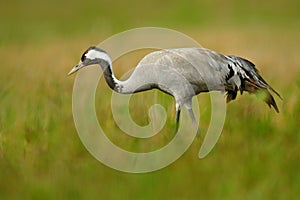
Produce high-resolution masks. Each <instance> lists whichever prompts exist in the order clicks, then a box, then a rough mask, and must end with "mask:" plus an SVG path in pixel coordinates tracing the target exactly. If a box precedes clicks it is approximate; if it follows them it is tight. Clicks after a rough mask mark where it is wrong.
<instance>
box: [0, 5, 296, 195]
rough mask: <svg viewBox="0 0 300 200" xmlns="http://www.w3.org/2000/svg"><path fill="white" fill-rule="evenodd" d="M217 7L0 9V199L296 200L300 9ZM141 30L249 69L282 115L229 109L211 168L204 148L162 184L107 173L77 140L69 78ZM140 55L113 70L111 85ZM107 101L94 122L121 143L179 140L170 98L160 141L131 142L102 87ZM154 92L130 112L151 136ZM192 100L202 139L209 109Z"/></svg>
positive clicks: (135, 144)
mask: <svg viewBox="0 0 300 200" xmlns="http://www.w3.org/2000/svg"><path fill="white" fill-rule="evenodd" d="M221 2H223V1H215V2H213V1H203V2H202V3H199V2H194V1H190V2H188V1H182V2H181V1H165V2H164V3H163V2H160V1H154V2H151V3H150V2H148V3H146V4H143V3H141V2H134V1H113V2H110V1H99V2H98V1H92V0H90V1H85V2H82V1H74V2H73V3H72V5H70V4H69V3H68V2H67V1H55V0H54V1H50V2H43V1H35V0H29V1H26V2H23V1H14V2H12V1H10V2H5V3H4V2H1V3H0V4H1V6H0V24H1V27H0V30H1V31H0V38H1V39H0V58H1V73H0V105H1V109H0V199H298V197H299V196H300V172H299V169H300V153H299V152H300V130H299V119H300V118H299V117H300V102H299V98H300V67H299V65H300V58H299V53H300V47H299V43H300V35H299V32H300V28H299V25H300V23H299V22H300V21H299V19H300V15H299V12H298V8H299V2H298V1H285V2H281V1H274V2H273V3H272V5H271V6H270V5H269V3H267V2H260V1H251V2H252V3H239V2H240V1H235V0H231V1H228V4H225V3H223V4H222V3H221ZM131 4H134V5H135V6H136V7H133V6H129V5H131ZM258 4H259V6H257V5H258ZM66 8H67V9H66ZM108 8H109V9H108ZM125 8H126V9H125ZM127 8H128V9H127ZM137 16H139V17H137ZM140 26H162V27H167V28H172V29H175V30H178V31H181V32H183V33H185V34H187V35H189V36H190V37H192V38H194V39H195V40H196V41H198V42H199V43H200V44H201V45H202V46H204V47H207V48H210V49H214V50H217V51H219V52H221V53H224V54H229V55H231V54H234V55H239V56H242V57H245V58H247V59H249V60H251V61H253V62H254V63H255V64H256V65H257V67H258V68H259V70H260V72H261V74H262V76H263V77H264V78H265V80H267V81H268V82H269V83H270V85H272V87H273V88H274V89H276V90H277V91H278V92H279V93H280V94H281V96H282V98H283V100H280V99H279V98H276V101H277V104H278V106H279V110H280V113H279V114H277V113H276V112H275V111H274V110H271V109H269V108H268V107H267V105H266V104H265V103H264V102H262V101H261V100H260V99H258V98H256V97H255V96H254V95H249V94H244V95H243V96H238V98H237V100H235V101H234V102H231V103H229V104H228V106H227V115H226V121H225V124H224V129H223V132H222V135H221V137H220V139H219V141H218V143H217V144H216V146H215V147H214V149H213V150H212V152H210V154H209V155H208V156H207V157H205V158H204V159H199V158H198V157H197V155H198V151H199V148H200V145H201V144H202V139H203V138H198V139H197V140H195V141H194V143H193V144H192V145H191V147H190V148H189V149H188V151H187V152H186V153H185V154H184V155H183V156H182V157H181V158H180V159H178V160H177V161H176V162H174V163H173V164H171V165H170V166H168V167H166V168H164V169H161V170H159V171H156V172H152V173H146V174H128V173H123V172H119V171H116V170H114V169H111V168H108V167H107V166H105V165H103V164H101V163H100V162H99V161H97V160H96V159H95V158H94V157H93V156H92V155H91V154H90V153H89V152H88V151H87V150H86V148H85V147H84V146H83V144H82V142H81V141H80V139H79V137H78V134H77V132H76V129H75V125H74V121H73V116H72V88H73V83H74V79H75V76H72V77H67V76H66V75H67V73H68V72H69V70H70V69H71V68H72V67H73V66H74V65H75V64H77V62H78V61H79V59H80V56H81V53H82V52H83V51H84V50H85V49H86V48H87V47H88V46H90V45H96V44H98V43H100V42H101V41H103V40H105V39H106V38H107V37H109V36H111V35H113V34H115V33H118V32H119V31H123V30H126V29H130V28H134V27H140ZM144 54H145V52H144V51H141V52H135V53H132V54H130V55H124V56H123V57H122V58H120V59H119V60H116V62H115V63H114V70H115V73H116V76H117V77H121V76H122V75H123V74H124V73H126V72H127V71H128V70H129V69H131V68H132V66H133V65H134V64H135V63H137V62H138V60H139V59H140V58H141V57H142V56H143V55H144ZM100 90H101V93H99V92H98V93H97V95H96V102H97V104H96V108H97V115H98V119H99V122H100V124H101V126H102V127H103V129H104V130H105V131H106V132H108V133H109V134H110V135H109V137H110V138H111V140H112V141H113V142H114V143H116V144H118V145H120V146H122V147H124V148H128V149H129V150H141V149H144V148H145V149H147V150H149V149H151V148H158V147H160V146H163V145H164V144H166V143H167V142H168V138H170V137H172V136H171V135H166V134H167V133H168V131H169V130H172V128H173V124H172V120H173V119H174V100H173V99H172V98H171V97H170V96H167V95H165V94H162V93H160V92H158V99H159V101H160V102H161V103H162V105H164V106H165V108H166V111H167V113H168V122H167V125H166V127H165V129H164V132H163V133H162V136H158V137H156V138H153V139H151V140H150V141H144V140H142V141H133V140H132V139H130V138H128V137H124V134H123V133H122V132H121V131H120V130H119V128H118V127H117V126H116V125H115V123H114V120H113V118H112V114H111V113H110V112H108V110H109V109H110V98H111V91H110V89H109V88H108V86H107V85H106V84H105V82H104V81H103V80H101V81H100V82H99V91H100ZM155 92H156V91H149V92H146V93H144V94H142V93H141V94H135V95H134V96H133V98H132V101H131V104H130V111H131V114H132V118H133V119H134V120H135V121H136V122H137V123H138V124H141V125H143V124H147V122H148V121H147V120H148V119H147V112H148V107H149V106H150V105H151V103H152V101H151V96H152V95H153V94H154V93H155ZM149 97H150V98H149ZM197 98H198V100H199V107H200V110H201V120H202V121H201V123H200V130H201V131H205V129H206V128H207V126H208V124H209V120H210V110H209V106H208V105H209V102H210V99H209V95H207V94H200V95H198V97H197ZM165 136H166V137H165ZM153 143H154V144H153ZM151 145H152V146H151ZM153 145H154V146H153Z"/></svg>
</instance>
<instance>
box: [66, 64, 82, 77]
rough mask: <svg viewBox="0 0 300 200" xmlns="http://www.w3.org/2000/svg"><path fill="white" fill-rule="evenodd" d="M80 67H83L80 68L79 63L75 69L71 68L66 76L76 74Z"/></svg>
mask: <svg viewBox="0 0 300 200" xmlns="http://www.w3.org/2000/svg"><path fill="white" fill-rule="evenodd" d="M82 67H83V66H82V64H81V62H80V63H79V64H78V65H76V66H75V67H73V69H72V70H71V71H70V72H69V73H68V76H70V75H71V74H74V73H75V72H77V71H78V70H79V69H80V68H82Z"/></svg>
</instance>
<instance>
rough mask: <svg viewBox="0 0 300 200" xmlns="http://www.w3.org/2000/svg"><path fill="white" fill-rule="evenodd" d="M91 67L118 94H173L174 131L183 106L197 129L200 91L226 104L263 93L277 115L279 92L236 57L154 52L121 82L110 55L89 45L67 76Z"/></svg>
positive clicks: (204, 51)
mask: <svg viewBox="0 0 300 200" xmlns="http://www.w3.org/2000/svg"><path fill="white" fill-rule="evenodd" d="M94 64H98V65H100V67H101V68H102V71H103V74H104V78H105V81H106V83H107V84H108V86H109V87H110V88H111V89H113V90H114V91H116V92H118V93H122V94H132V93H137V92H142V91H146V90H151V89H154V88H156V89H159V90H161V91H162V92H165V93H167V94H169V95H172V96H173V97H174V98H175V101H176V116H175V123H176V129H175V130H176V132H177V131H178V127H179V119H180V111H181V109H182V107H183V106H185V107H186V108H187V110H188V111H189V114H190V117H191V119H192V122H193V124H194V125H195V126H196V127H198V126H197V124H196V120H195V117H194V114H193V110H192V97H193V96H195V95H197V94H199V93H201V92H209V91H223V92H226V101H227V103H228V102H230V101H231V100H234V99H235V98H236V96H237V93H238V91H240V94H241V95H242V94H243V91H247V92H249V93H257V92H263V93H264V94H265V96H264V101H265V102H266V103H267V105H268V106H269V107H270V108H271V107H273V108H274V109H275V111H276V112H277V113H279V109H278V107H277V105H276V102H275V100H274V98H273V96H272V95H271V93H270V91H272V92H273V93H275V94H276V95H277V96H278V97H279V98H280V99H281V97H280V95H279V93H278V92H276V91H275V90H274V89H273V88H272V87H271V86H270V85H269V84H268V83H267V82H266V81H265V80H264V79H263V78H262V77H261V76H260V74H259V72H258V70H257V69H256V68H255V65H254V64H253V63H252V62H250V61H249V60H246V59H244V58H241V57H238V56H233V55H229V56H226V55H222V54H220V53H218V52H216V51H213V50H209V49H206V48H177V49H162V50H157V51H154V52H151V53H149V54H147V55H146V56H145V57H143V58H142V59H141V60H140V62H139V63H138V64H137V66H136V68H135V69H134V71H133V72H132V74H131V76H130V77H129V78H128V79H127V80H124V81H121V80H118V79H117V78H116V77H115V75H114V72H113V68H112V60H111V58H110V56H109V54H108V53H107V52H106V51H105V50H103V49H101V48H99V47H96V46H92V47H89V48H88V49H87V50H86V51H85V52H84V53H83V54H82V56H81V59H80V61H79V63H78V64H77V65H76V66H75V67H73V68H72V70H71V71H70V72H69V73H68V75H71V74H73V73H75V72H76V71H78V70H79V69H81V68H84V67H87V66H89V65H94Z"/></svg>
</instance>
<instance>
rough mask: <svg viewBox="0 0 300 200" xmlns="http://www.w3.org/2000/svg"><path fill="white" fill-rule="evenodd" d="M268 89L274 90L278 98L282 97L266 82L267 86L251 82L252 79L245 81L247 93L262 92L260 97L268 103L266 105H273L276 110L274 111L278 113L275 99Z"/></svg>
mask: <svg viewBox="0 0 300 200" xmlns="http://www.w3.org/2000/svg"><path fill="white" fill-rule="evenodd" d="M266 84H267V83H266ZM268 89H269V90H271V91H272V92H274V93H275V94H276V95H277V96H278V97H279V98H280V99H282V98H281V96H280V95H279V93H278V92H276V91H275V90H274V89H273V88H272V87H271V86H269V85H268V84H267V87H264V86H260V85H258V84H257V83H255V82H252V81H246V84H245V90H246V91H248V92H249V93H255V94H257V95H259V94H262V99H263V100H264V101H265V102H266V103H267V104H268V106H269V107H270V108H271V107H273V108H274V109H275V110H276V112H277V113H279V109H278V107H277V104H276V101H275V99H274V97H273V96H272V94H271V93H270V92H269V90H268Z"/></svg>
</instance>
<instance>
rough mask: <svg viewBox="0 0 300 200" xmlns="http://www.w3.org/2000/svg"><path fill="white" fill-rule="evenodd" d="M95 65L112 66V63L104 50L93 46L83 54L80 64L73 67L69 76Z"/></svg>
mask: <svg viewBox="0 0 300 200" xmlns="http://www.w3.org/2000/svg"><path fill="white" fill-rule="evenodd" d="M94 64H100V65H106V66H111V64H112V62H111V58H110V57H109V55H108V53H106V52H105V51H104V50H102V49H100V48H98V47H95V46H92V47H89V48H88V49H87V50H86V51H85V52H84V53H83V54H82V56H81V59H80V61H79V63H78V64H77V65H76V66H74V67H73V69H72V70H71V71H70V72H69V73H68V75H71V74H73V73H75V72H77V71H78V70H79V69H81V68H84V67H87V66H89V65H94Z"/></svg>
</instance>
